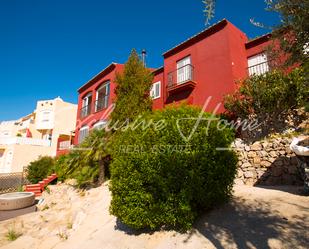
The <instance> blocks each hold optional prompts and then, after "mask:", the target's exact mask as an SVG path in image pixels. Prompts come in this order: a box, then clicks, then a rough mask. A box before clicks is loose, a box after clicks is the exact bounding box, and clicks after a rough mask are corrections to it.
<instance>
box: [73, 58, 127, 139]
mask: <svg viewBox="0 0 309 249" xmlns="http://www.w3.org/2000/svg"><path fill="white" fill-rule="evenodd" d="M123 69H124V65H122V64H116V65H115V67H114V68H112V69H111V70H109V71H108V72H107V73H106V74H104V73H103V74H101V73H100V76H99V77H98V79H96V80H95V81H94V82H91V84H89V86H88V84H87V85H86V86H85V87H82V89H81V90H80V91H79V95H78V113H77V122H76V129H75V142H74V144H78V136H79V130H80V128H81V127H83V126H85V125H88V126H89V128H90V129H91V128H92V126H93V125H94V124H95V123H96V122H98V121H100V120H106V119H107V117H106V114H107V113H108V111H107V110H106V109H104V110H102V111H99V112H94V110H95V109H94V106H95V101H96V90H97V89H98V88H99V87H100V86H101V85H102V84H103V83H104V82H106V81H110V98H109V103H108V105H109V106H110V105H111V104H112V103H113V102H114V101H115V98H116V94H115V88H116V83H115V78H116V73H121V72H122V71H123ZM90 92H92V103H91V106H92V111H91V114H90V115H89V116H87V117H84V118H83V119H82V118H81V117H80V110H81V108H82V99H83V98H84V97H85V96H86V95H87V94H88V93H90Z"/></svg>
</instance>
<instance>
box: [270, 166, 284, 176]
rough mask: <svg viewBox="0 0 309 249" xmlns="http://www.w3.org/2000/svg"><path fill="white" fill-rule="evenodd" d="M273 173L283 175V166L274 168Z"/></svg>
mask: <svg viewBox="0 0 309 249" xmlns="http://www.w3.org/2000/svg"><path fill="white" fill-rule="evenodd" d="M272 175H273V176H281V175H282V168H281V167H274V168H272Z"/></svg>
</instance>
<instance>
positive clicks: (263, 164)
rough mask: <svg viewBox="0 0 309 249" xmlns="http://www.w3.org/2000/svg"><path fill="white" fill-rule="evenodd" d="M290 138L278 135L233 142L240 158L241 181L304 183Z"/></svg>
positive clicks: (253, 182) (274, 183)
mask: <svg viewBox="0 0 309 249" xmlns="http://www.w3.org/2000/svg"><path fill="white" fill-rule="evenodd" d="M291 141H292V140H291V139H289V138H275V139H270V140H263V141H258V142H255V143H253V144H251V145H247V144H245V143H244V142H243V141H242V140H241V139H236V141H235V142H234V144H233V148H234V150H236V152H237V154H238V158H239V162H238V175H237V179H236V183H237V184H246V185H255V184H261V185H303V181H302V180H301V176H300V173H299V170H298V160H297V157H296V155H295V154H294V153H293V152H292V151H291V150H290V148H289V145H290V143H291Z"/></svg>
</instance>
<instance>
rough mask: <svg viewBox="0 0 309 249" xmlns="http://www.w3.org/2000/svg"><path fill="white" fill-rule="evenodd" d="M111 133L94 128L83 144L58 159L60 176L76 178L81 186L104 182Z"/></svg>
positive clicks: (57, 165) (61, 177)
mask: <svg viewBox="0 0 309 249" xmlns="http://www.w3.org/2000/svg"><path fill="white" fill-rule="evenodd" d="M110 135H111V134H110V133H107V132H106V131H105V130H96V129H94V130H92V131H91V133H90V134H89V136H87V137H86V138H85V140H84V141H83V142H82V144H80V145H79V146H78V147H77V148H76V149H75V150H72V151H71V152H70V153H69V154H68V155H65V156H63V157H60V158H59V159H58V160H57V162H56V167H55V168H56V172H57V175H58V176H59V178H60V179H62V180H64V179H66V178H75V179H77V182H78V185H79V186H85V185H87V184H90V185H91V184H94V183H98V184H101V183H103V181H104V179H105V176H106V174H105V172H106V171H107V165H108V163H109V160H108V158H109V156H108V150H107V149H108V147H109V142H110V139H109V138H110Z"/></svg>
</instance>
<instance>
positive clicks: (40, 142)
mask: <svg viewBox="0 0 309 249" xmlns="http://www.w3.org/2000/svg"><path fill="white" fill-rule="evenodd" d="M11 144H20V145H34V146H45V147H49V146H51V141H50V140H47V139H46V140H44V139H34V138H28V137H2V138H0V145H11Z"/></svg>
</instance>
